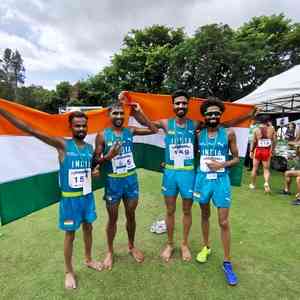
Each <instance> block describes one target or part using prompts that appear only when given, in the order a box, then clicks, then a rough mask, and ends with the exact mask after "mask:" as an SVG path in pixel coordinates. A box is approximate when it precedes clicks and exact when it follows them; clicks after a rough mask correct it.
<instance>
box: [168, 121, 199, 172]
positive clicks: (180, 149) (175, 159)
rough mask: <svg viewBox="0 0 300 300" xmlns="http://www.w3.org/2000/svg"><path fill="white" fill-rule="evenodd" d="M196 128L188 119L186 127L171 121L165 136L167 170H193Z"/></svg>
mask: <svg viewBox="0 0 300 300" xmlns="http://www.w3.org/2000/svg"><path fill="white" fill-rule="evenodd" d="M194 143H195V126H194V123H193V121H192V120H189V119H187V120H186V122H185V126H184V127H180V126H178V125H177V124H176V120H175V119H169V120H168V125H167V134H166V136H165V163H166V168H172V169H193V167H194Z"/></svg>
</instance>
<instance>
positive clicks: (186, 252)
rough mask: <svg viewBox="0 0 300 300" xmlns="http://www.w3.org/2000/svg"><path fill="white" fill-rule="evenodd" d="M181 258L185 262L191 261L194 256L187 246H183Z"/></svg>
mask: <svg viewBox="0 0 300 300" xmlns="http://www.w3.org/2000/svg"><path fill="white" fill-rule="evenodd" d="M181 257H182V260H183V261H191V260H192V255H191V251H190V249H189V247H188V246H187V245H184V244H183V243H182V244H181Z"/></svg>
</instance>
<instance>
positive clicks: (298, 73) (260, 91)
mask: <svg viewBox="0 0 300 300" xmlns="http://www.w3.org/2000/svg"><path fill="white" fill-rule="evenodd" d="M235 102H236V103H244V104H256V105H258V106H259V107H261V108H262V109H263V110H264V111H268V112H287V111H289V112H292V111H293V112H299V111H300V65H297V66H294V67H292V68H291V69H289V70H287V71H285V72H283V73H281V74H279V75H276V76H273V77H270V78H269V79H267V80H266V81H265V82H264V83H263V84H262V85H261V86H260V87H258V88H257V89H256V90H254V91H253V92H252V93H250V94H249V95H247V96H245V97H244V98H241V99H239V100H237V101H235Z"/></svg>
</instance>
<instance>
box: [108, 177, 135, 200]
mask: <svg viewBox="0 0 300 300" xmlns="http://www.w3.org/2000/svg"><path fill="white" fill-rule="evenodd" d="M138 198H139V184H138V179H137V175H136V174H133V175H130V176H126V177H110V176H107V178H106V180H105V187H104V197H103V199H104V200H105V201H106V205H114V204H116V203H118V202H120V201H121V200H122V199H124V200H138Z"/></svg>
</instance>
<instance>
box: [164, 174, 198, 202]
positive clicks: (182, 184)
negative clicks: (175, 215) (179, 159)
mask: <svg viewBox="0 0 300 300" xmlns="http://www.w3.org/2000/svg"><path fill="white" fill-rule="evenodd" d="M194 180H195V171H194V170H172V169H165V170H164V175H163V183H162V193H163V195H164V196H166V197H177V195H178V193H180V195H181V198H182V199H193V188H194Z"/></svg>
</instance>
